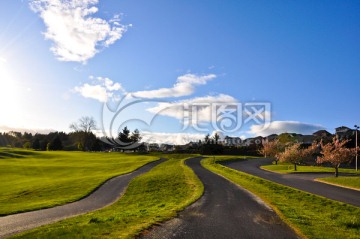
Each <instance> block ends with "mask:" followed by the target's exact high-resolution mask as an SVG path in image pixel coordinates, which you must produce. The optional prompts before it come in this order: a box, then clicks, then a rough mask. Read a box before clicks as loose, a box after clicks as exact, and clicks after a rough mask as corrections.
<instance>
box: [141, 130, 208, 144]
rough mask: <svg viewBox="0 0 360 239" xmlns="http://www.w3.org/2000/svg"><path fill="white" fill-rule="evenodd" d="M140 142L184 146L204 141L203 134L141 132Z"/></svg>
mask: <svg viewBox="0 0 360 239" xmlns="http://www.w3.org/2000/svg"><path fill="white" fill-rule="evenodd" d="M141 136H142V140H141V141H142V142H147V143H157V144H174V145H184V144H187V143H189V142H198V141H199V140H204V138H205V134H191V133H161V132H141Z"/></svg>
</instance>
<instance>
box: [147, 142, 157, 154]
mask: <svg viewBox="0 0 360 239" xmlns="http://www.w3.org/2000/svg"><path fill="white" fill-rule="evenodd" d="M147 147H148V151H150V152H154V151H160V147H159V145H158V144H156V143H151V144H148V145H147Z"/></svg>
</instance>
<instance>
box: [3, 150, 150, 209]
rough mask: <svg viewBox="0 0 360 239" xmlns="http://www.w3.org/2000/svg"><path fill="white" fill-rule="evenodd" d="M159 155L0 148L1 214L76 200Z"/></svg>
mask: <svg viewBox="0 0 360 239" xmlns="http://www.w3.org/2000/svg"><path fill="white" fill-rule="evenodd" d="M156 159H157V157H149V156H138V155H127V154H120V153H83V152H60V151H57V152H36V151H29V150H21V149H9V148H0V192H1V193H0V215H6V214H11V213H16V212H21V211H29V210H34V209H39V208H45V207H52V206H54V205H59V204H64V203H67V202H71V201H76V200H78V199H80V198H82V197H84V196H86V195H87V194H89V193H90V192H91V191H93V190H94V189H95V188H96V187H98V186H99V185H100V184H101V183H103V182H104V181H105V180H106V179H108V178H111V177H113V176H116V175H120V174H124V173H128V172H131V171H133V170H135V169H137V168H139V167H140V166H142V165H144V164H146V163H148V162H151V161H154V160H156Z"/></svg>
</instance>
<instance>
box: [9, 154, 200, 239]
mask: <svg viewBox="0 0 360 239" xmlns="http://www.w3.org/2000/svg"><path fill="white" fill-rule="evenodd" d="M164 157H167V158H169V160H168V161H166V162H164V163H161V164H159V165H158V166H156V167H155V168H153V169H152V170H151V171H149V172H148V173H145V174H143V175H141V176H139V177H137V178H135V179H133V180H132V181H131V182H130V184H129V186H128V188H127V190H126V193H125V194H124V196H123V197H122V198H120V200H119V201H117V202H116V203H115V204H113V205H111V206H109V207H106V208H103V209H101V210H98V211H95V212H92V213H89V214H85V215H82V216H78V217H74V218H70V219H66V220H63V221H60V222H58V223H55V224H51V225H47V226H43V227H40V228H37V229H34V230H32V231H29V232H26V233H23V234H21V235H17V236H15V237H14V238H46V239H47V238H72V239H76V238H133V237H135V236H136V235H137V234H139V233H140V232H141V231H143V230H145V229H147V228H149V227H150V226H151V225H153V224H156V223H159V222H162V221H164V220H166V219H169V218H171V217H174V216H176V213H177V211H180V210H183V209H184V208H185V207H186V206H188V205H189V204H191V203H192V202H194V201H195V200H197V199H198V198H199V197H200V196H201V195H202V193H203V190H204V188H203V185H202V183H201V181H200V180H199V179H198V178H197V176H196V175H195V174H194V172H193V171H192V170H191V169H190V168H189V167H187V166H186V165H185V164H184V161H185V158H184V157H186V156H181V155H168V156H164Z"/></svg>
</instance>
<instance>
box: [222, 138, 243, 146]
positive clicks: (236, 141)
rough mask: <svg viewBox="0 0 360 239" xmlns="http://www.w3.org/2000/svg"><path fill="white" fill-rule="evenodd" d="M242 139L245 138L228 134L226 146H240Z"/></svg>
mask: <svg viewBox="0 0 360 239" xmlns="http://www.w3.org/2000/svg"><path fill="white" fill-rule="evenodd" d="M242 141H243V140H242V139H241V138H240V137H230V136H226V137H225V138H224V145H225V146H240V145H241V143H242Z"/></svg>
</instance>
